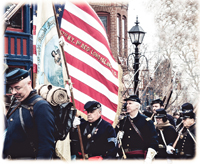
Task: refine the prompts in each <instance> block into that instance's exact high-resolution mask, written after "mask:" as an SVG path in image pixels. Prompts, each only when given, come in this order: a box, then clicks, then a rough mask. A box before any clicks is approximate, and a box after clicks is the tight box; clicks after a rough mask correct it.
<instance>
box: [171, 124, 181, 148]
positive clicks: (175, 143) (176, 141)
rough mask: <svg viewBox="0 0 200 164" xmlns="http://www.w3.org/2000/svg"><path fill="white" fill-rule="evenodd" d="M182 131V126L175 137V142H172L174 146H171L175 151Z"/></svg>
mask: <svg viewBox="0 0 200 164" xmlns="http://www.w3.org/2000/svg"><path fill="white" fill-rule="evenodd" d="M183 129H184V126H183V127H182V129H181V130H180V131H179V133H178V136H177V138H176V140H175V142H174V144H173V146H172V147H173V148H174V149H175V147H176V145H177V143H178V140H179V138H180V136H181V133H182V131H183Z"/></svg>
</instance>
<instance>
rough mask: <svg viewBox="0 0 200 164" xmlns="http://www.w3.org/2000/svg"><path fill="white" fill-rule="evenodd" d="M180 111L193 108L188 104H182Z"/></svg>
mask: <svg viewBox="0 0 200 164" xmlns="http://www.w3.org/2000/svg"><path fill="white" fill-rule="evenodd" d="M181 109H182V111H185V110H192V111H193V110H194V108H193V105H192V104H190V103H184V104H183V105H182V106H181Z"/></svg>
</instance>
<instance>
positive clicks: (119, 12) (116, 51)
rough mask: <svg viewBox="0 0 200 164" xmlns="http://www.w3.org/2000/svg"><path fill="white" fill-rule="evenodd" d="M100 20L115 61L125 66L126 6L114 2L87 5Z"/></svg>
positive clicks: (126, 44)
mask: <svg viewBox="0 0 200 164" xmlns="http://www.w3.org/2000/svg"><path fill="white" fill-rule="evenodd" d="M89 4H90V5H91V6H92V8H93V9H94V10H95V12H96V13H97V14H98V16H99V17H100V19H101V20H102V22H103V24H104V27H105V29H106V32H107V35H108V39H109V42H110V47H111V51H112V53H113V56H114V58H115V60H116V61H118V62H119V63H121V64H122V66H123V65H126V62H125V61H126V60H123V59H124V58H127V55H128V52H127V49H128V39H127V38H128V33H127V27H128V26H127V19H128V4H127V3H119V2H118V3H114V2H108V3H105V2H98V3H97V2H90V3H89Z"/></svg>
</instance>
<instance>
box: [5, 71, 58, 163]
mask: <svg viewBox="0 0 200 164" xmlns="http://www.w3.org/2000/svg"><path fill="white" fill-rule="evenodd" d="M6 83H7V85H9V86H10V91H11V93H12V95H13V97H14V100H13V103H12V104H11V108H10V110H9V111H8V113H7V125H8V126H7V133H6V136H5V141H4V148H3V158H8V159H33V158H36V159H51V158H52V156H53V153H54V149H55V139H54V126H55V124H54V121H55V120H54V112H53V109H52V108H51V106H50V105H49V104H48V102H47V101H45V100H42V98H41V97H40V96H39V95H37V94H36V90H33V89H32V86H31V80H30V76H29V73H28V71H26V70H23V69H15V70H13V71H11V72H9V73H8V74H7V75H6ZM36 99H37V100H39V101H37V102H36ZM34 101H35V102H34ZM31 103H32V104H33V106H30V104H31Z"/></svg>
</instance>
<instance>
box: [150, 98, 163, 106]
mask: <svg viewBox="0 0 200 164" xmlns="http://www.w3.org/2000/svg"><path fill="white" fill-rule="evenodd" d="M153 104H160V105H161V106H163V101H162V100H161V99H155V100H153V101H152V102H151V105H153Z"/></svg>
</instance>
